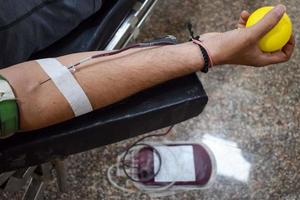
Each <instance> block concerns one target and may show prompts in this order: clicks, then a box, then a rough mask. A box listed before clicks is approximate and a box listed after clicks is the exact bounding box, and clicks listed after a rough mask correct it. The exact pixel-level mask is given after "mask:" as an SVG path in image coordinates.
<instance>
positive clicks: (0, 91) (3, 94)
mask: <svg viewBox="0 0 300 200" xmlns="http://www.w3.org/2000/svg"><path fill="white" fill-rule="evenodd" d="M14 99H16V97H15V95H14V92H13V91H12V89H11V87H10V85H9V84H8V82H7V81H6V80H3V79H0V102H2V101H6V100H14Z"/></svg>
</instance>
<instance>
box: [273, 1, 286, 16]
mask: <svg viewBox="0 0 300 200" xmlns="http://www.w3.org/2000/svg"><path fill="white" fill-rule="evenodd" d="M285 11H286V7H285V6H284V5H282V4H279V5H278V6H276V7H275V8H274V12H276V13H277V14H278V15H282V14H283V13H284V12H285Z"/></svg>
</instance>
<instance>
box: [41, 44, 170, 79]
mask: <svg viewBox="0 0 300 200" xmlns="http://www.w3.org/2000/svg"><path fill="white" fill-rule="evenodd" d="M165 45H174V42H171V41H170V42H168V41H162V42H147V43H138V44H133V45H130V46H127V47H124V48H122V49H119V50H115V51H110V52H102V53H99V54H95V55H92V56H89V57H86V58H84V59H82V60H79V61H78V62H76V63H74V64H71V65H69V66H67V68H68V69H69V70H70V71H71V72H72V73H75V72H76V67H77V66H79V65H81V64H83V63H86V62H88V61H90V60H92V59H96V58H101V57H105V56H112V55H116V54H119V53H121V52H124V51H126V50H129V49H133V48H145V47H152V46H165ZM50 80H51V78H49V79H47V80H45V81H42V82H41V83H40V85H42V84H44V83H46V82H48V81H50Z"/></svg>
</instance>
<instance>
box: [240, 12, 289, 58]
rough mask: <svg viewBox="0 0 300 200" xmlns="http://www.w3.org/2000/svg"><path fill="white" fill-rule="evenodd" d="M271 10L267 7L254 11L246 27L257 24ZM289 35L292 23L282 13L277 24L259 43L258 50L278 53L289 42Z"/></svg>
mask: <svg viewBox="0 0 300 200" xmlns="http://www.w3.org/2000/svg"><path fill="white" fill-rule="evenodd" d="M272 9H273V7H272V6H267V7H262V8H259V9H257V10H256V11H254V12H253V13H252V14H251V15H250V17H249V18H248V21H247V23H246V27H250V26H253V25H254V24H256V23H257V22H259V21H260V20H261V19H262V18H263V17H264V16H265V15H266V14H267V13H268V12H269V11H270V10H272ZM291 35H292V22H291V19H290V18H289V16H288V15H287V14H286V13H284V15H283V17H282V18H281V20H280V21H279V22H278V24H277V25H276V26H275V27H274V28H273V29H272V30H271V31H270V32H268V33H267V34H266V35H265V36H264V37H263V38H262V39H261V40H260V41H259V48H260V49H261V50H262V51H264V52H274V51H278V50H280V49H282V47H284V45H285V44H286V43H287V42H288V41H289V39H290V37H291Z"/></svg>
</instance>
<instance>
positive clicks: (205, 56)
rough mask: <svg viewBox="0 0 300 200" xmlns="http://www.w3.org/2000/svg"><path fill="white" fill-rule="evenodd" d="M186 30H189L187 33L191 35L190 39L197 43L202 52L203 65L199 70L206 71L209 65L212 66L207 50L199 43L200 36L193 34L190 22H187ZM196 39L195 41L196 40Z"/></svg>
mask: <svg viewBox="0 0 300 200" xmlns="http://www.w3.org/2000/svg"><path fill="white" fill-rule="evenodd" d="M188 30H189V33H190V36H191V39H190V41H193V43H194V44H197V45H198V46H199V48H200V51H201V53H202V56H203V60H204V67H203V69H202V70H201V72H204V73H207V72H208V68H209V67H210V66H212V63H211V60H210V57H209V55H208V52H207V51H206V49H205V48H204V47H203V46H202V45H201V44H200V43H201V41H200V36H194V32H193V31H192V24H191V23H188ZM196 41H197V42H196Z"/></svg>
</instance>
